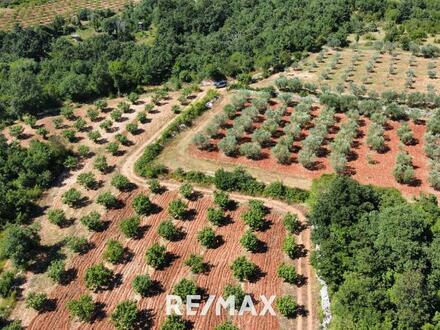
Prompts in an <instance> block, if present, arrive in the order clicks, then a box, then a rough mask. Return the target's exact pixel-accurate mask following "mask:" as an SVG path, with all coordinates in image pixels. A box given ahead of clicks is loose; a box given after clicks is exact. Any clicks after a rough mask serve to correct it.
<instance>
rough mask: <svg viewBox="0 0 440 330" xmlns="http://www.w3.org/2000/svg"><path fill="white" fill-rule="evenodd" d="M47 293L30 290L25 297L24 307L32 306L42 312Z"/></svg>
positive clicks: (46, 300) (45, 303)
mask: <svg viewBox="0 0 440 330" xmlns="http://www.w3.org/2000/svg"><path fill="white" fill-rule="evenodd" d="M47 302H48V298H47V294H46V293H37V292H30V293H29V294H28V296H27V297H26V307H27V308H32V309H34V310H36V311H37V312H42V311H43V310H45V309H46V308H47Z"/></svg>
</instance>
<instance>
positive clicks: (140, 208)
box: [131, 194, 154, 215]
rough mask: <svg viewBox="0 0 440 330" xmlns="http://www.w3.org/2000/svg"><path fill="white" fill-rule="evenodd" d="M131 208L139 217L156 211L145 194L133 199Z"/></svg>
mask: <svg viewBox="0 0 440 330" xmlns="http://www.w3.org/2000/svg"><path fill="white" fill-rule="evenodd" d="M131 206H132V207H133V209H134V210H135V211H136V213H137V214H139V215H149V214H150V213H151V212H152V211H153V209H154V204H153V203H152V202H151V201H150V199H149V198H148V196H146V195H144V194H139V195H137V196H136V197H135V198H133V202H132V203H131Z"/></svg>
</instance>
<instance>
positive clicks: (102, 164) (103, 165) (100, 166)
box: [93, 155, 109, 173]
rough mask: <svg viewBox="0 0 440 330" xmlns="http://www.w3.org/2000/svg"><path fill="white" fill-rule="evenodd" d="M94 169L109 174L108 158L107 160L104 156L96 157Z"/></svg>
mask: <svg viewBox="0 0 440 330" xmlns="http://www.w3.org/2000/svg"><path fill="white" fill-rule="evenodd" d="M93 167H94V168H95V169H97V170H98V171H100V172H102V173H105V172H107V171H108V169H109V166H108V163H107V158H105V156H104V155H98V156H96V158H95V161H94V162H93Z"/></svg>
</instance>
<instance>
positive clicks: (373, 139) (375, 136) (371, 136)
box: [367, 123, 385, 152]
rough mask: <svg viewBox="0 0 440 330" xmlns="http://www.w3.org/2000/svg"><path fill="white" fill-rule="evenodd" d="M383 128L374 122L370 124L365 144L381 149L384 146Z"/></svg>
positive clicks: (377, 149)
mask: <svg viewBox="0 0 440 330" xmlns="http://www.w3.org/2000/svg"><path fill="white" fill-rule="evenodd" d="M383 135H384V130H383V128H382V127H381V126H380V125H379V124H376V123H373V124H371V126H370V128H369V129H368V133H367V145H368V146H369V147H370V148H371V149H373V150H376V151H379V152H380V151H383V150H384V148H385V138H384V136H383Z"/></svg>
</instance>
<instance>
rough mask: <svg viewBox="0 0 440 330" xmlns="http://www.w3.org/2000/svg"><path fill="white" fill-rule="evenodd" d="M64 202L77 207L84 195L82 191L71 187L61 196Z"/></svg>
mask: <svg viewBox="0 0 440 330" xmlns="http://www.w3.org/2000/svg"><path fill="white" fill-rule="evenodd" d="M61 198H62V201H63V203H64V204H66V205H69V206H70V207H76V206H78V205H79V203H80V201H81V199H82V196H81V193H80V192H79V191H78V190H76V189H75V188H70V189H69V190H67V191H66V192H64V193H63V195H62V196H61Z"/></svg>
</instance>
